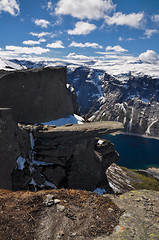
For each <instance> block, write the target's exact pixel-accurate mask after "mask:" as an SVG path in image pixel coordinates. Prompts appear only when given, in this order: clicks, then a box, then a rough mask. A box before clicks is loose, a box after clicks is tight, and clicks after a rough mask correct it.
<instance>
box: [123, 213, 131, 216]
mask: <svg viewBox="0 0 159 240" xmlns="http://www.w3.org/2000/svg"><path fill="white" fill-rule="evenodd" d="M123 217H131V215H130V214H129V213H124V214H123Z"/></svg>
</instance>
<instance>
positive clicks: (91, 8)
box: [55, 0, 115, 19]
mask: <svg viewBox="0 0 159 240" xmlns="http://www.w3.org/2000/svg"><path fill="white" fill-rule="evenodd" d="M114 8H115V5H114V4H113V2H112V0H59V1H58V3H57V6H56V8H55V13H56V14H57V15H71V16H73V17H76V18H79V19H100V18H103V17H104V15H105V13H107V12H109V11H111V10H112V9H114Z"/></svg>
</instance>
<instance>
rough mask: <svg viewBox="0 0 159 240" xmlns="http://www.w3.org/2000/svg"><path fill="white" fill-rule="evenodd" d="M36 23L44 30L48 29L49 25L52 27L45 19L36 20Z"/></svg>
mask: <svg viewBox="0 0 159 240" xmlns="http://www.w3.org/2000/svg"><path fill="white" fill-rule="evenodd" d="M34 23H35V25H37V26H40V27H42V28H47V27H48V25H50V22H49V21H47V20H45V19H35V20H34Z"/></svg>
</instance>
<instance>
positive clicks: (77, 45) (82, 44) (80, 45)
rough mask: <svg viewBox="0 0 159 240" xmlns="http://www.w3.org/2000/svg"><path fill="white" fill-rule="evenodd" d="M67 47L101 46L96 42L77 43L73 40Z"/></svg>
mask: <svg viewBox="0 0 159 240" xmlns="http://www.w3.org/2000/svg"><path fill="white" fill-rule="evenodd" d="M69 47H79V48H86V47H91V48H103V47H102V46H101V45H99V44H98V43H90V42H86V43H77V42H75V41H73V42H72V43H71V44H70V45H69Z"/></svg>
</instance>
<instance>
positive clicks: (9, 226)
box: [0, 190, 122, 240]
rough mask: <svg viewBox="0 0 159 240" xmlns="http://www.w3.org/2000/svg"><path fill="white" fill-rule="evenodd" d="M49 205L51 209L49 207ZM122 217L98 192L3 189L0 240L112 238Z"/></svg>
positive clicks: (0, 212) (0, 209)
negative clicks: (14, 190) (50, 197)
mask: <svg viewBox="0 0 159 240" xmlns="http://www.w3.org/2000/svg"><path fill="white" fill-rule="evenodd" d="M48 194H52V195H53V196H54V201H52V199H49V196H50V195H48ZM46 198H47V200H46ZM48 199H49V200H48ZM55 199H56V200H55ZM44 202H45V203H44ZM52 203H54V204H53V205H52ZM49 204H50V205H51V206H47V205H49ZM121 214H122V211H121V210H120V209H119V208H118V207H117V206H116V205H115V204H114V203H113V202H112V201H111V200H110V198H109V197H103V196H100V195H98V194H97V193H92V192H86V191H80V190H49V191H39V192H36V193H32V192H9V191H5V190H1V191H0V239H1V240H10V239H12V240H21V239H23V240H30V239H34V240H43V239H45V240H48V239H54V240H56V239H64V240H66V239H76V240H80V239H89V240H92V239H95V238H96V237H98V236H101V235H103V234H105V235H106V236H107V235H110V234H111V233H112V232H113V229H114V227H115V226H117V224H119V217H120V216H121Z"/></svg>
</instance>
